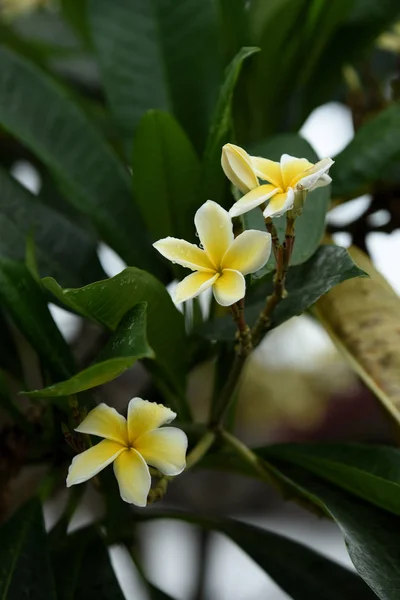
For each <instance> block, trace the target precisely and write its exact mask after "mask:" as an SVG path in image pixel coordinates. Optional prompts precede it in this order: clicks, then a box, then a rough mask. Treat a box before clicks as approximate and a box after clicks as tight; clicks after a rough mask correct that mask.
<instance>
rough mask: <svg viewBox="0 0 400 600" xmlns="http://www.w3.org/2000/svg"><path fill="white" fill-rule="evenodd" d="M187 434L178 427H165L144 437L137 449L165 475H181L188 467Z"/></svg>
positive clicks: (137, 443)
mask: <svg viewBox="0 0 400 600" xmlns="http://www.w3.org/2000/svg"><path fill="white" fill-rule="evenodd" d="M187 445H188V440H187V436H186V434H185V433H184V432H183V431H182V430H181V429H177V428H176V427H163V428H162V429H155V430H154V431H149V432H148V433H145V434H144V435H142V436H141V437H140V438H138V440H137V441H136V448H137V450H138V452H140V454H141V455H142V456H143V458H144V459H145V461H146V462H147V463H148V464H149V465H152V466H153V467H156V469H158V470H159V471H161V472H162V473H164V475H179V473H182V471H183V470H184V468H185V466H186V458H185V457H186V450H187Z"/></svg>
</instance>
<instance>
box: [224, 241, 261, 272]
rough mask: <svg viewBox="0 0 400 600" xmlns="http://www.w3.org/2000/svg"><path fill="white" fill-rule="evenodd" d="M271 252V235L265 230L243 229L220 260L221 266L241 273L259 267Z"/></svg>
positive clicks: (256, 269) (253, 270) (255, 269)
mask: <svg viewBox="0 0 400 600" xmlns="http://www.w3.org/2000/svg"><path fill="white" fill-rule="evenodd" d="M270 254H271V235H270V234H269V233H267V232H266V231H255V230H254V231H253V230H248V231H244V232H243V233H241V234H240V235H238V237H237V238H236V239H235V240H234V242H233V244H232V245H231V247H230V248H229V250H228V251H227V253H226V254H225V256H224V258H223V260H222V267H223V268H224V269H225V268H226V269H233V270H235V271H240V272H241V273H242V274H243V275H248V273H254V272H255V271H258V269H261V267H263V266H264V265H265V263H266V262H267V260H268V259H269V255H270Z"/></svg>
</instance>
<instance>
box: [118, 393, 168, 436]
mask: <svg viewBox="0 0 400 600" xmlns="http://www.w3.org/2000/svg"><path fill="white" fill-rule="evenodd" d="M175 417H176V413H175V412H174V411H173V410H171V409H170V408H167V407H166V406H164V405H163V404H156V403H155V402H149V401H148V400H142V398H132V400H131V401H130V402H129V406H128V431H129V441H130V443H131V444H133V443H134V442H135V440H136V439H137V438H138V437H140V436H141V435H143V434H144V433H146V432H147V431H152V430H153V429H157V427H161V425H165V424H166V423H171V421H173V420H174V419H175Z"/></svg>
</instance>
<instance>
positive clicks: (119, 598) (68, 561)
mask: <svg viewBox="0 0 400 600" xmlns="http://www.w3.org/2000/svg"><path fill="white" fill-rule="evenodd" d="M52 562H53V569H54V573H55V579H56V587H57V594H58V600H90V599H91V598H93V599H95V598H96V600H124V595H123V593H122V591H121V588H120V586H119V583H118V581H117V578H116V576H115V573H114V570H113V568H112V565H111V562H110V558H109V555H108V552H107V547H106V545H105V544H104V541H103V540H102V538H101V537H100V536H99V535H98V534H97V533H96V531H95V530H94V529H93V528H91V527H90V528H87V529H83V530H81V531H78V532H77V533H73V534H72V535H68V536H65V537H64V538H63V539H62V542H61V543H60V542H58V543H57V544H55V547H54V548H53V551H52Z"/></svg>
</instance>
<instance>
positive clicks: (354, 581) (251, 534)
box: [144, 511, 376, 600]
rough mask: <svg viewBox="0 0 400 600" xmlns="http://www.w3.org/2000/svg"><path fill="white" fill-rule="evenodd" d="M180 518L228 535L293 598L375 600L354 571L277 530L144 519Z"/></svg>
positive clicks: (199, 520)
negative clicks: (176, 520) (275, 531)
mask: <svg viewBox="0 0 400 600" xmlns="http://www.w3.org/2000/svg"><path fill="white" fill-rule="evenodd" d="M154 518H156V519H178V520H182V521H187V522H188V523H192V524H196V525H200V526H201V527H203V528H205V529H211V530H214V531H218V532H220V533H223V534H225V535H226V536H227V537H229V538H230V539H231V540H232V541H233V542H235V543H236V544H237V545H238V546H239V547H240V548H241V549H242V550H243V551H244V552H246V553H247V554H248V555H249V556H250V557H251V558H252V559H253V560H254V561H255V562H256V563H257V564H258V565H259V566H260V567H261V568H262V569H263V570H264V571H265V572H266V573H267V574H268V575H269V576H270V577H272V579H273V580H274V581H275V582H276V583H277V584H278V585H279V587H280V588H281V589H282V590H284V591H285V592H286V593H287V594H290V598H293V600H311V599H313V600H314V598H315V599H317V598H318V600H344V599H345V598H346V599H347V598H352V599H353V598H354V600H373V598H376V596H375V594H373V593H372V591H371V590H370V589H369V588H368V587H367V586H366V585H365V583H364V582H363V581H362V579H360V578H359V577H358V576H357V575H356V574H355V573H353V572H352V571H350V570H348V569H347V568H345V567H343V566H341V565H339V564H338V563H336V562H335V561H332V560H330V559H328V558H326V557H325V556H323V555H321V554H319V553H318V552H315V551H314V550H311V548H308V547H307V546H304V545H303V544H300V543H299V542H296V541H294V540H291V539H289V538H287V537H285V536H282V535H280V534H278V533H273V532H272V531H268V530H267V529H261V528H259V527H255V526H254V525H248V524H247V523H241V522H239V521H234V520H233V519H229V520H219V519H214V518H209V517H202V516H198V515H192V514H189V513H184V512H170V513H168V512H158V511H152V514H151V515H148V516H144V519H145V520H147V519H150V520H151V519H154Z"/></svg>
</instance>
